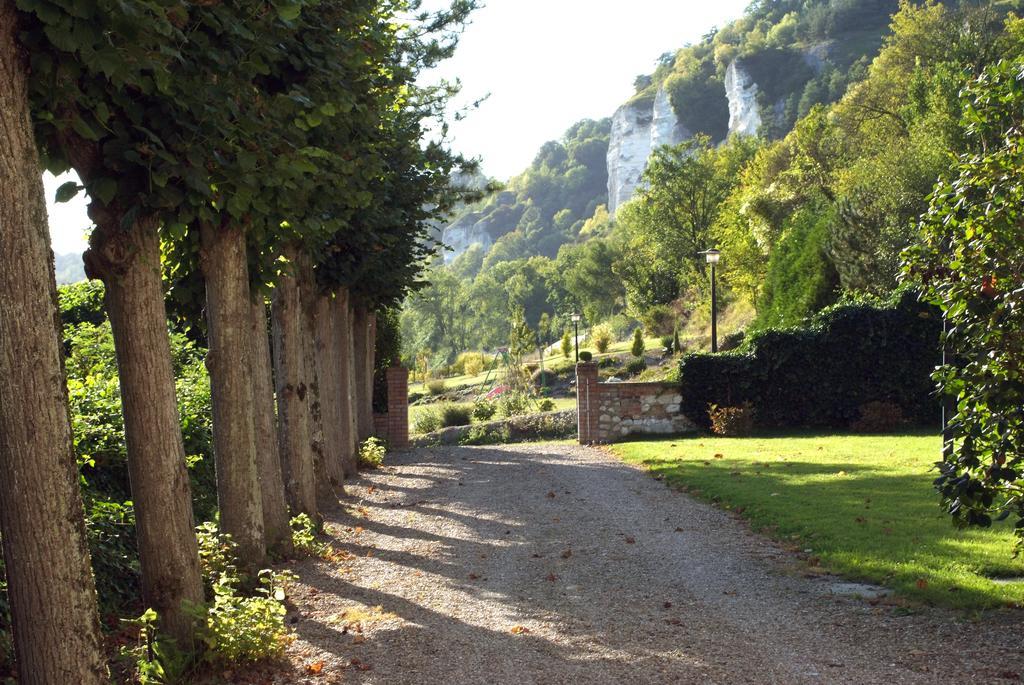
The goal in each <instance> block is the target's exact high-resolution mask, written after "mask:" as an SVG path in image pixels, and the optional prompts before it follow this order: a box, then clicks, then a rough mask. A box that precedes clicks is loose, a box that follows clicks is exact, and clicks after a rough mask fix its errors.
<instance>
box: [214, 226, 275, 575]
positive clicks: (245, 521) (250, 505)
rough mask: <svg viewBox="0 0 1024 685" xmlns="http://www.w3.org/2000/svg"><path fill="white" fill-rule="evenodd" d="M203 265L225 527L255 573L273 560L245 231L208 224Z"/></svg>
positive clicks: (216, 452)
mask: <svg viewBox="0 0 1024 685" xmlns="http://www.w3.org/2000/svg"><path fill="white" fill-rule="evenodd" d="M199 237H200V242H201V245H202V250H201V251H200V254H199V262H200V266H201V268H202V270H203V277H204V279H205V281H206V321H207V328H208V331H209V344H210V351H209V353H208V354H207V356H206V368H207V369H208V370H209V372H210V395H211V400H212V404H213V451H214V456H215V458H216V464H217V503H218V505H219V508H220V528H221V530H222V531H223V532H225V533H227V534H229V535H230V536H231V538H232V540H234V542H235V543H236V544H237V545H238V560H239V563H240V564H241V566H242V568H243V569H245V570H246V571H247V572H249V573H255V572H256V571H259V569H260V568H261V567H262V566H263V562H264V561H265V560H266V556H267V554H266V552H267V550H266V546H265V544H264V540H263V500H262V496H261V494H260V484H259V476H258V474H257V470H256V442H255V429H254V426H253V395H252V377H251V372H250V370H249V345H250V343H249V336H250V334H251V333H250V332H251V317H252V310H251V306H250V300H249V267H248V257H247V256H246V250H245V233H244V232H243V231H242V229H241V228H240V227H238V226H230V227H226V228H225V227H222V228H218V227H216V226H213V225H210V224H208V223H203V224H202V225H201V226H200V228H199Z"/></svg>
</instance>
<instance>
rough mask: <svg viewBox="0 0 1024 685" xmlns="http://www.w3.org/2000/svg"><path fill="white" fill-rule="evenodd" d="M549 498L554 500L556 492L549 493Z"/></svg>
mask: <svg viewBox="0 0 1024 685" xmlns="http://www.w3.org/2000/svg"><path fill="white" fill-rule="evenodd" d="M547 497H548V498H549V499H554V498H555V493H554V492H548V494H547Z"/></svg>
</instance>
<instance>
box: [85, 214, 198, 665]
mask: <svg viewBox="0 0 1024 685" xmlns="http://www.w3.org/2000/svg"><path fill="white" fill-rule="evenodd" d="M120 223H121V222H120V220H119V217H118V218H114V219H113V220H112V221H111V222H110V224H107V225H104V224H99V225H97V228H96V229H95V230H94V231H93V233H92V236H91V237H90V240H89V250H88V251H87V252H86V253H85V268H86V273H87V274H88V275H89V277H90V278H97V277H98V278H101V279H102V280H103V282H104V284H105V285H106V305H107V313H108V315H109V317H110V327H111V330H112V331H113V333H114V348H115V350H116V352H117V370H118V377H119V379H120V385H121V405H122V411H123V413H124V431H125V443H126V445H127V451H128V476H129V478H130V480H131V488H132V500H133V501H134V502H135V520H136V526H137V528H138V544H139V561H140V562H141V565H142V595H143V600H144V601H145V603H146V604H147V605H148V606H150V607H152V608H153V609H155V610H156V611H157V613H158V614H159V615H160V624H161V626H162V628H163V629H164V631H165V632H166V633H167V634H168V635H170V636H171V637H173V638H174V639H176V640H177V641H178V644H179V645H181V646H182V647H189V648H190V647H191V638H192V631H193V618H192V617H191V616H190V615H189V613H188V611H187V606H186V605H187V604H189V603H192V604H197V603H199V602H202V601H203V587H202V579H201V577H200V573H199V550H198V546H197V544H196V535H195V522H194V520H193V518H192V497H191V494H190V492H189V482H188V472H187V470H186V468H185V448H184V446H183V445H182V439H181V421H180V418H179V416H178V406H177V402H176V400H175V389H174V370H173V368H172V364H171V347H170V340H169V338H168V334H167V310H166V309H165V307H164V291H163V283H162V281H161V278H160V243H159V239H158V237H157V231H156V224H155V222H154V221H152V220H147V221H140V222H136V223H134V224H133V225H132V226H131V227H130V228H129V229H128V230H123V229H122V228H121V226H120Z"/></svg>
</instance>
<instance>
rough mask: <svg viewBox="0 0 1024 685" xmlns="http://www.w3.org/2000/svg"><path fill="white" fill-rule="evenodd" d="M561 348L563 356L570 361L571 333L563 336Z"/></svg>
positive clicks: (567, 332)
mask: <svg viewBox="0 0 1024 685" xmlns="http://www.w3.org/2000/svg"><path fill="white" fill-rule="evenodd" d="M561 347H562V356H563V357H565V358H566V359H568V358H569V355H570V354H572V335H570V334H569V331H566V332H565V333H563V334H562V345H561Z"/></svg>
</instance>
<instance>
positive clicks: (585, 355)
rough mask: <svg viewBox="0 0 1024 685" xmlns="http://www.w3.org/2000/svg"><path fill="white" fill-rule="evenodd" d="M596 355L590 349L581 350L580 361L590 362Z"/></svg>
mask: <svg viewBox="0 0 1024 685" xmlns="http://www.w3.org/2000/svg"><path fill="white" fill-rule="evenodd" d="M593 359H594V355H593V354H591V352H590V350H580V361H581V362H589V361H593Z"/></svg>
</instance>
